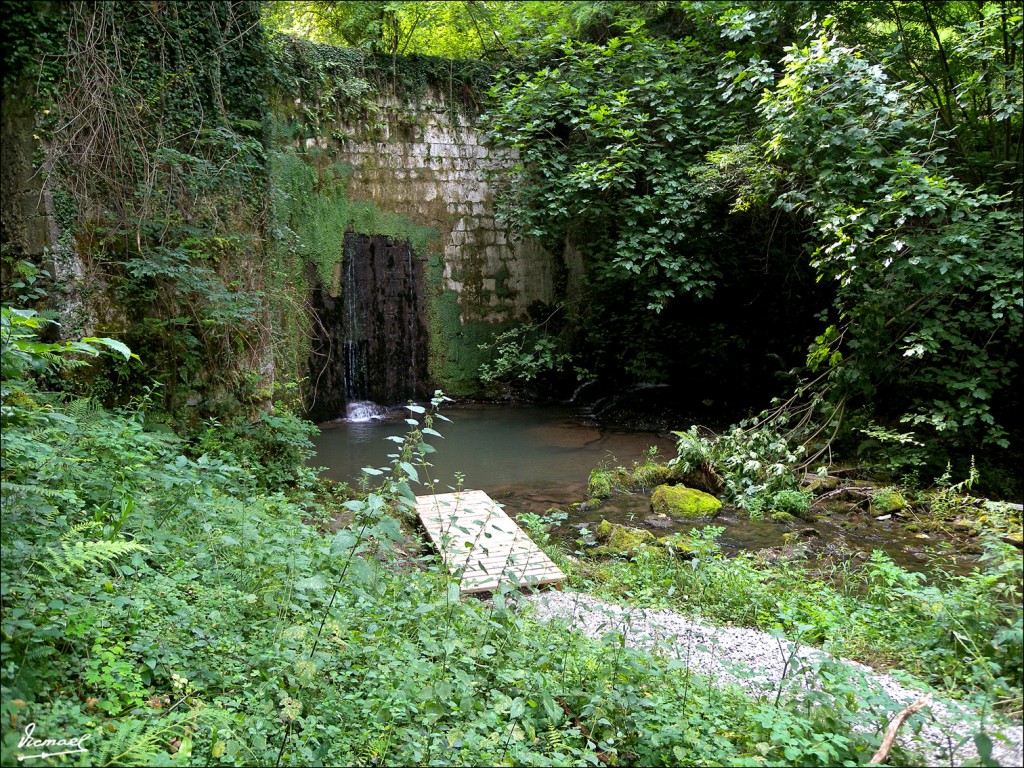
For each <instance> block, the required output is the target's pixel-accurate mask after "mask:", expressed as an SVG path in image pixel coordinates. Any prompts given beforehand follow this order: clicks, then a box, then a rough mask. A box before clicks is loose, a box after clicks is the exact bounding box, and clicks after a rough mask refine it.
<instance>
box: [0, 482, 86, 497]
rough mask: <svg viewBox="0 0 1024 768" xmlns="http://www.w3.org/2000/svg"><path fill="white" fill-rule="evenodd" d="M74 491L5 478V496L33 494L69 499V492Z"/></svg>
mask: <svg viewBox="0 0 1024 768" xmlns="http://www.w3.org/2000/svg"><path fill="white" fill-rule="evenodd" d="M69 493H73V492H71V491H68V490H66V489H57V488H47V487H46V486H43V485H35V484H30V483H16V482H15V481H13V480H4V484H3V498H5V499H6V498H12V497H16V496H18V497H22V498H23V497H25V496H29V495H31V494H35V495H37V496H42V497H43V498H44V499H67V498H68V494H69Z"/></svg>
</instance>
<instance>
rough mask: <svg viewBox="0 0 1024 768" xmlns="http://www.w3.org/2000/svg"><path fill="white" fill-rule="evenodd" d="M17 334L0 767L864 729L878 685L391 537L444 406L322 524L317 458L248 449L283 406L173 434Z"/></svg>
mask: <svg viewBox="0 0 1024 768" xmlns="http://www.w3.org/2000/svg"><path fill="white" fill-rule="evenodd" d="M35 343H36V342H34V341H32V340H30V339H29V338H28V337H27V336H26V335H24V334H23V335H21V336H18V337H15V336H14V335H9V334H6V333H5V336H4V350H3V354H4V363H5V367H4V370H5V375H7V374H10V375H11V376H13V377H15V378H17V379H19V387H18V388H12V387H7V388H5V396H4V406H5V408H6V409H7V410H5V420H6V416H7V415H10V416H11V419H10V422H9V426H7V428H6V429H5V430H4V433H3V445H2V466H0V471H2V479H3V491H2V493H3V529H2V530H3V533H2V539H0V541H2V554H3V560H2V575H3V581H2V594H0V596H2V614H0V631H2V653H3V665H2V668H0V686H2V711H0V716H2V717H0V728H2V735H0V739H2V743H3V746H4V753H3V754H4V757H3V762H4V763H5V764H14V762H15V759H16V757H17V756H22V757H24V756H25V755H26V754H28V755H33V754H37V752H35V751H33V750H32V749H30V748H28V747H25V744H24V741H25V737H26V735H27V734H28V732H29V731H31V732H32V733H33V734H34V738H36V739H79V741H78V744H79V745H80V746H81V747H82V748H83V749H84V751H79V752H74V753H72V754H68V755H65V756H64V760H65V762H66V764H78V765H86V764H88V765H128V764H136V765H137V764H147V765H172V764H173V765H179V764H183V765H184V764H198V765H210V764H224V765H321V764H368V763H369V764H393V765H414V764H417V765H418V764H445V765H479V764H487V765H579V764H592V765H598V764H605V765H677V764H681V763H689V764H708V763H728V764H734V765H761V764H765V763H770V764H777V765H797V764H800V765H804V764H809V765H831V764H836V763H844V762H848V763H855V762H863V761H864V760H865V759H866V757H867V756H868V755H869V754H870V753H871V752H873V751H874V749H875V748H877V746H878V743H879V741H880V729H881V727H882V725H883V724H884V723H885V720H886V716H887V714H888V713H889V712H891V711H892V709H893V707H894V705H892V704H891V703H884V702H883V703H875V704H872V705H871V706H867V707H865V706H864V705H863V704H862V703H858V702H856V700H855V699H850V698H839V699H836V700H834V701H832V702H831V703H822V704H821V706H816V707H814V708H813V710H811V709H808V708H803V707H801V706H798V705H797V704H787V703H785V702H782V703H779V702H778V701H776V702H774V703H773V702H771V701H770V700H767V699H751V698H748V697H747V696H745V695H744V694H742V693H741V692H740V691H739V690H734V689H728V688H722V689H719V688H717V687H715V686H713V685H711V684H710V682H709V681H705V680H701V679H700V678H698V677H696V676H694V675H691V674H689V673H688V672H687V671H686V669H685V663H684V659H683V658H682V657H681V655H680V653H679V649H675V650H674V651H672V652H669V650H668V649H662V650H660V651H658V652H655V653H653V654H648V653H643V652H640V651H636V650H633V649H630V648H628V647H626V645H625V644H624V642H623V641H622V638H621V636H619V635H617V634H615V633H609V634H608V635H606V636H605V637H604V638H603V639H602V640H599V641H595V640H590V639H586V638H584V637H582V636H580V635H576V634H573V633H570V632H568V631H566V630H565V629H564V628H563V627H561V626H560V625H558V624H543V623H540V624H539V623H536V622H534V621H533V620H532V619H531V618H530V615H529V613H528V612H525V611H523V610H519V609H517V608H515V607H514V605H513V601H512V600H511V599H510V598H512V597H513V594H512V593H509V592H499V593H496V594H494V595H492V596H491V598H490V599H488V600H480V599H476V598H466V597H460V594H459V589H458V584H457V583H456V582H454V581H453V580H452V579H451V577H450V576H448V575H447V574H446V572H445V571H444V569H443V568H442V567H441V566H440V564H439V563H438V562H437V561H436V559H435V558H434V557H433V556H424V557H414V556H406V555H404V554H403V552H404V550H403V549H399V548H396V547H395V545H396V543H397V542H399V541H400V540H402V537H403V532H402V527H401V522H400V521H402V520H404V519H407V518H408V517H409V516H410V515H409V509H410V506H411V503H412V499H413V498H414V488H415V486H416V485H417V484H418V483H420V482H425V481H428V478H429V474H430V469H429V456H430V454H431V452H433V450H434V449H433V447H432V446H431V445H430V443H429V440H430V439H431V438H432V437H435V436H437V435H438V432H436V431H435V430H434V428H433V425H434V423H435V421H434V420H435V419H439V420H440V419H442V418H443V417H441V416H440V414H435V413H432V412H428V411H426V410H425V409H423V408H420V407H419V406H410V409H411V418H410V419H409V421H410V430H409V433H408V434H407V435H406V437H405V438H399V439H398V442H399V443H400V444H399V445H398V446H397V447H396V448H395V449H394V453H392V454H391V455H390V456H389V458H390V462H389V463H388V464H387V466H385V467H381V468H372V467H371V468H367V472H368V476H369V477H370V478H371V479H372V480H373V482H374V483H376V485H373V486H369V488H368V490H367V491H365V492H364V493H363V494H362V495H361V496H359V497H358V498H352V496H351V492H350V491H348V490H347V489H344V490H343V494H344V495H343V496H341V497H339V499H338V503H339V505H340V506H342V507H343V508H344V509H346V510H347V511H348V512H349V513H351V517H352V523H351V525H349V526H348V527H347V528H343V529H341V530H339V531H337V532H336V533H334V534H333V535H327V534H324V533H322V532H321V531H322V530H323V525H322V524H323V523H325V522H326V521H325V520H324V519H322V518H324V517H325V515H326V513H325V512H324V510H323V509H322V508H321V507H320V506H318V505H317V504H316V503H315V502H314V496H313V490H312V488H313V482H312V481H313V478H312V473H311V471H309V470H302V469H301V468H294V467H293V468H292V473H291V474H290V475H289V476H288V477H287V478H286V477H285V476H284V475H282V474H279V473H276V472H274V471H272V472H271V473H269V474H268V475H267V476H265V477H260V476H259V472H260V469H259V466H260V465H259V462H258V461H256V457H258V456H259V455H260V453H261V451H262V452H264V453H266V452H270V453H271V454H272V455H278V458H279V459H280V460H281V461H284V459H285V458H286V457H287V456H288V455H292V456H293V458H294V456H297V455H300V454H301V453H302V452H303V447H304V446H303V444H302V441H301V440H300V439H299V436H298V435H299V434H300V432H301V430H299V431H296V430H295V429H294V428H293V427H294V425H293V424H291V422H290V421H289V420H288V419H287V418H285V417H284V416H283V415H278V416H274V415H271V416H270V417H267V418H264V419H263V423H262V424H261V425H258V426H256V427H254V430H255V432H252V431H249V432H247V431H246V430H235V431H231V432H229V431H226V430H225V429H224V428H223V427H220V426H218V425H216V424H213V423H211V424H208V425H207V431H206V432H205V434H203V435H202V436H201V437H200V438H199V439H197V440H195V439H194V440H193V441H192V442H187V441H186V440H185V439H184V438H182V437H180V436H178V435H175V434H173V433H171V432H169V431H167V430H166V429H165V428H163V427H161V428H160V429H155V428H154V425H153V424H152V423H151V422H150V420H149V418H148V417H147V404H146V403H145V402H137V403H135V404H134V405H133V406H132V407H130V408H125V409H123V410H120V411H108V410H104V409H102V408H100V407H98V406H96V405H95V404H92V403H89V402H83V401H76V402H70V403H69V402H63V401H61V400H59V399H57V398H55V397H53V396H50V395H47V394H45V393H42V392H39V391H38V390H37V389H36V388H35V387H34V386H33V385H32V380H31V378H30V377H29V376H28V374H27V372H26V369H25V368H24V367H21V368H19V367H18V366H17V365H8V363H9V362H11V361H12V360H14V361H17V360H22V361H23V360H25V359H26V356H27V358H28V359H31V360H32V362H33V363H39V364H40V366H41V367H45V361H43V360H38V359H36V358H35V357H34V355H35V354H36V353H35V352H34V350H35V347H33V344H35ZM50 351H51V352H53V353H55V354H57V355H58V356H59V355H60V354H61V353H62V350H59V349H57V350H50ZM8 393H11V396H10V397H8ZM15 393H16V394H15ZM275 418H280V419H282V420H281V421H280V422H278V421H274V420H273V419H275ZM279 430H280V431H283V433H284V435H285V436H284V437H281V438H279V439H277V440H270V441H268V440H266V439H265V438H266V435H264V434H263V432H264V431H266V432H267V433H268V434H272V433H274V432H275V431H279ZM282 444H283V448H282ZM275 446H276V448H275ZM278 448H280V449H282V450H284V453H283V454H275V451H276V450H277V449H278ZM288 451H293V452H295V451H297V452H298V453H293V454H289V453H288ZM281 466H283V465H281ZM319 492H320V494H321V496H322V494H323V493H324V492H325V491H324V488H322V487H321V488H320V489H319ZM856 722H861V723H862V724H863V725H865V726H866V730H863V731H860V730H858V731H854V730H853V726H854V723H856ZM19 744H21V746H19ZM896 754H897V757H898V758H899V759H901V760H904V761H906V760H908V759H909V758H908V756H906V755H905V754H903V753H896Z"/></svg>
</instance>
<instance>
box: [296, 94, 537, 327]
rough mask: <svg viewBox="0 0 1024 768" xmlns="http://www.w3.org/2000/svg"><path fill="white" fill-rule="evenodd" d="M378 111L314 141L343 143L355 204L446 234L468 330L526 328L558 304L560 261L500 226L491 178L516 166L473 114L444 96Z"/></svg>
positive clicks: (447, 274)
mask: <svg viewBox="0 0 1024 768" xmlns="http://www.w3.org/2000/svg"><path fill="white" fill-rule="evenodd" d="M379 106H380V109H381V111H380V115H379V117H378V119H377V120H376V121H374V122H373V123H372V124H370V125H368V124H367V123H362V124H360V125H356V126H345V128H346V130H345V131H344V132H343V133H344V134H347V138H344V139H342V140H341V141H337V140H333V139H326V138H316V139H311V140H309V141H312V142H316V143H319V144H320V145H321V147H322V148H324V149H327V148H328V144H331V145H334V146H335V147H337V151H338V152H339V158H340V159H341V160H342V161H343V162H345V163H348V164H350V165H351V166H352V167H353V175H352V178H351V179H350V181H349V188H348V197H349V200H350V201H357V200H372V201H373V203H374V204H375V205H376V206H377V207H378V208H380V209H382V210H385V211H390V212H393V213H397V214H401V215H403V216H407V217H408V218H410V219H411V220H413V221H414V222H415V223H417V224H421V225H426V226H429V227H432V228H433V229H436V230H437V231H438V232H439V233H440V248H441V249H442V254H443V275H442V279H443V286H442V287H443V288H444V289H446V290H449V291H452V292H454V293H455V294H456V296H457V303H458V307H459V320H460V322H461V323H463V324H466V323H472V322H483V323H487V324H502V323H509V322H519V321H524V320H527V319H528V318H529V315H530V310H531V308H536V307H538V305H539V304H541V303H543V304H546V303H550V302H551V301H552V300H553V299H554V295H553V285H554V271H555V269H556V263H557V259H556V257H555V256H554V255H552V254H551V253H549V252H548V251H546V250H545V249H543V248H542V247H541V246H540V245H539V244H538V243H537V241H536V240H533V239H530V238H516V237H514V236H513V234H512V233H511V232H510V231H509V229H508V228H507V227H506V226H504V225H503V224H500V223H499V222H497V221H496V220H495V206H494V196H493V192H492V190H491V188H490V186H489V185H488V183H487V181H486V180H485V171H486V169H487V168H489V167H494V166H495V165H497V167H498V168H500V167H502V165H507V164H509V163H511V162H513V161H514V159H513V158H511V157H509V156H508V155H503V156H499V157H494V156H493V155H491V153H489V151H488V149H487V148H486V147H484V146H483V144H482V143H481V140H480V136H479V134H478V133H477V132H476V131H475V130H474V129H473V127H472V126H471V125H470V123H469V119H468V118H467V117H466V115H465V114H463V113H462V112H460V111H458V110H456V109H450V108H449V107H448V105H447V104H446V101H445V99H444V98H443V97H442V96H441V95H440V94H439V93H437V92H434V93H428V95H427V96H426V97H424V98H422V99H421V100H419V101H416V102H410V103H399V102H398V101H397V100H395V99H393V98H383V99H381V100H380V104H379Z"/></svg>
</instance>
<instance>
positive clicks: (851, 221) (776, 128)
mask: <svg viewBox="0 0 1024 768" xmlns="http://www.w3.org/2000/svg"><path fill="white" fill-rule="evenodd" d="M830 22H831V20H830V19H826V21H825V23H823V24H822V25H821V26H817V27H815V28H814V29H813V33H812V35H811V38H810V40H809V41H808V42H807V43H806V44H802V45H796V46H793V47H792V48H791V49H790V50H789V52H788V54H787V56H786V58H785V65H786V70H785V75H784V77H783V78H782V79H781V80H780V81H779V83H778V85H777V86H776V87H775V88H774V89H773V90H772V91H771V92H770V93H768V94H766V96H765V98H764V101H763V102H762V104H761V106H760V108H759V113H760V115H761V116H762V118H763V120H764V124H765V128H764V136H765V139H766V145H765V146H766V149H767V151H768V154H769V156H770V158H771V159H772V160H773V161H774V162H778V163H780V164H781V165H782V166H783V167H784V168H785V169H786V186H787V187H788V189H787V190H786V191H785V192H784V193H783V194H781V195H780V196H779V197H778V199H777V200H776V205H778V206H781V207H782V208H784V209H787V210H794V211H799V212H800V213H802V214H803V215H806V216H808V217H809V218H810V219H811V221H812V222H813V224H812V226H813V230H814V232H815V237H816V243H815V247H814V251H813V254H812V259H813V262H812V263H813V265H814V267H815V268H816V269H817V270H818V272H819V275H820V278H821V279H827V280H830V281H834V284H835V285H836V292H837V293H836V310H835V316H834V317H835V323H834V324H833V325H830V326H829V328H828V329H827V330H826V331H825V333H824V334H822V335H821V336H819V338H818V341H817V344H816V346H815V347H814V349H813V350H812V353H811V356H810V364H811V366H812V367H816V366H818V365H820V364H823V363H825V362H826V361H827V362H828V364H830V365H833V366H834V367H835V370H836V372H837V377H838V379H837V380H838V381H841V384H842V386H841V388H842V390H843V391H844V393H848V392H855V393H857V394H859V395H861V396H863V397H865V398H866V399H868V400H869V401H872V402H878V403H880V404H881V409H882V410H884V411H886V412H888V414H889V415H890V416H896V415H899V414H901V413H902V414H903V419H904V420H905V421H908V422H910V423H913V424H921V425H928V426H929V427H931V428H932V429H934V430H936V431H938V432H949V433H955V432H958V431H962V432H963V433H964V434H963V437H964V438H965V439H967V440H977V439H980V438H982V437H983V438H984V439H985V440H987V441H994V442H995V443H996V444H998V445H1002V446H1005V445H1006V444H1007V440H1006V437H1007V433H1006V429H1005V424H1006V419H1007V418H1008V417H1011V416H1012V414H1011V412H1010V409H1011V408H1012V402H1013V401H1012V395H1010V394H1009V392H1008V387H1012V382H1013V381H1014V378H1015V377H1016V376H1017V374H1018V370H1019V368H1018V364H1017V361H1016V354H1015V352H1014V350H1015V349H1016V347H1017V345H1018V344H1019V340H1020V335H1021V307H1022V294H1021V274H1020V269H1021V263H1020V251H1021V242H1022V222H1021V216H1020V212H1019V209H1017V208H1016V206H1007V205H1006V201H1005V200H1001V199H999V198H997V197H995V196H993V195H991V194H987V193H986V192H984V191H983V190H972V189H969V188H967V187H966V186H964V185H963V184H962V183H961V182H959V181H957V180H956V179H955V177H954V174H953V173H952V172H951V170H950V169H949V168H948V167H947V166H946V165H945V164H944V162H943V161H944V153H943V151H942V146H941V145H939V144H937V143H936V142H935V141H934V138H933V134H932V132H931V130H930V129H931V125H930V121H929V118H928V115H927V114H922V112H921V111H920V110H919V109H916V108H915V104H914V100H913V98H912V96H913V93H914V92H913V90H912V89H910V88H909V87H907V86H902V85H900V84H898V83H893V82H892V81H891V80H890V78H889V77H888V75H887V74H886V72H885V71H884V69H883V67H882V66H880V65H879V64H873V63H871V62H870V61H869V60H868V59H867V58H866V57H865V56H864V55H863V54H862V53H861V52H860V51H859V50H857V49H853V48H849V47H847V46H843V45H840V44H839V43H838V42H837V41H836V40H835V39H834V37H833V36H832V35H830V34H829V32H828V27H829V26H830ZM997 395H1002V397H997Z"/></svg>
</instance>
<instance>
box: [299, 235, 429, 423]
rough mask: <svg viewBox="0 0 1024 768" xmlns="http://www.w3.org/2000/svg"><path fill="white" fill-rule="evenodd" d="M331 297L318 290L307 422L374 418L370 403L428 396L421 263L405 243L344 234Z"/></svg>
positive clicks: (374, 405) (387, 403) (389, 403)
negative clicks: (337, 272)
mask: <svg viewBox="0 0 1024 768" xmlns="http://www.w3.org/2000/svg"><path fill="white" fill-rule="evenodd" d="M339 277H340V280H339V281H338V282H339V283H340V284H339V286H338V291H337V292H338V295H337V296H331V295H330V292H329V291H328V290H326V289H325V288H324V286H319V289H318V290H315V291H314V295H313V297H312V298H313V306H314V312H315V315H316V322H315V324H314V325H315V326H316V327H315V328H314V339H313V345H312V347H313V348H312V352H311V355H310V375H311V385H312V386H311V387H310V389H311V397H308V398H307V400H308V410H309V413H310V418H312V419H314V420H328V419H333V418H338V417H342V416H346V417H347V418H353V414H354V415H355V417H356V418H359V419H365V418H374V417H377V418H379V417H380V413H381V410H380V408H378V407H377V406H385V407H386V406H394V405H402V404H404V403H406V402H408V401H409V400H421V399H424V398H426V397H427V396H429V392H428V391H425V390H426V385H427V378H428V377H427V369H426V366H427V353H426V349H427V346H426V345H427V327H426V322H425V319H424V307H423V306H422V304H423V301H422V299H421V297H422V295H423V265H422V264H421V263H420V262H419V261H418V260H417V259H416V258H415V257H414V255H413V252H412V247H411V246H410V244H409V243H408V242H395V241H392V240H389V239H388V238H386V237H382V236H368V235H357V234H353V233H349V234H346V235H345V242H344V252H343V254H342V263H341V274H340V276H339Z"/></svg>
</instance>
